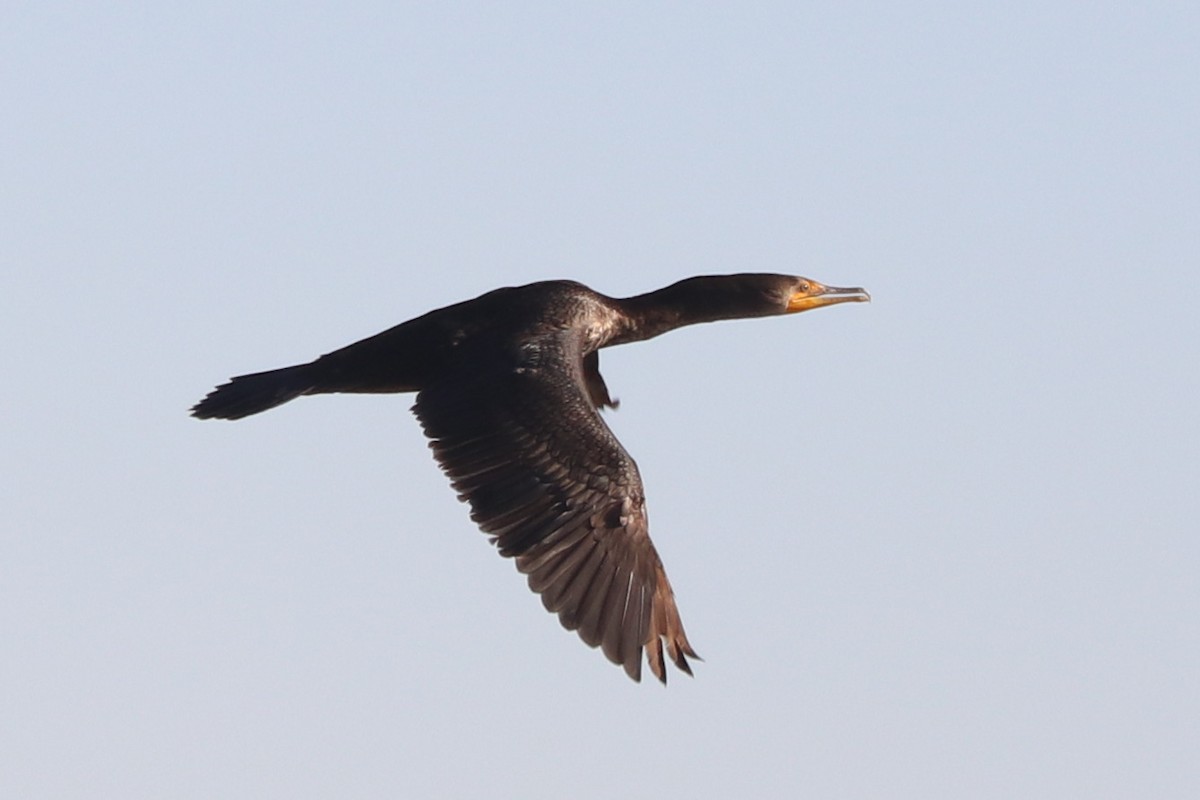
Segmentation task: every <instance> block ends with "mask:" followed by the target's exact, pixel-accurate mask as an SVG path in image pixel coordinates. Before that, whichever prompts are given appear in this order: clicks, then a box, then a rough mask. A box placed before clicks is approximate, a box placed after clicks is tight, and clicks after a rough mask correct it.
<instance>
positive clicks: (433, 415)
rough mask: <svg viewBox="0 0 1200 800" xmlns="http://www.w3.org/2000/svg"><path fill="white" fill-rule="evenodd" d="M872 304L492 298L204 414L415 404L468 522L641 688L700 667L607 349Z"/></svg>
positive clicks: (715, 289) (783, 294) (232, 387)
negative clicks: (704, 326) (658, 542)
mask: <svg viewBox="0 0 1200 800" xmlns="http://www.w3.org/2000/svg"><path fill="white" fill-rule="evenodd" d="M866 299H869V298H868V296H867V294H866V292H864V291H863V290H861V289H831V288H828V287H824V286H821V285H820V284H818V283H816V282H814V281H809V280H807V279H804V278H797V277H792V276H780V275H728V276H709V277H701V278H690V279H687V280H684V281H680V282H678V283H676V284H672V285H671V286H668V287H666V288H665V289H661V290H659V291H657V292H651V293H649V294H645V295H639V296H637V297H632V298H625V299H617V298H611V297H606V296H604V295H602V294H599V293H597V292H594V291H592V290H591V289H589V288H587V287H586V286H583V285H582V284H579V283H575V282H573V281H544V282H541V283H533V284H528V285H526V286H519V287H510V288H504V289H497V290H495V291H492V292H488V293H487V294H484V295H481V296H480V297H477V298H475V299H474V300H468V301H465V302H462V303H457V304H454V305H451V306H447V307H445V308H441V309H437V310H435V311H431V312H429V313H427V314H424V315H422V316H419V317H416V318H414V319H411V320H409V321H408V322H404V323H402V324H400V325H397V326H396V327H394V328H390V329H388V330H386V331H384V332H382V333H380V334H377V335H375V336H372V337H370V338H367V339H363V340H362V341H360V342H356V343H355V344H352V345H349V346H347V347H344V348H342V349H340V350H335V351H333V352H331V353H328V354H327V355H324V356H321V357H320V358H318V359H316V360H315V361H312V362H309V363H307V364H300V365H297V366H293V367H285V368H283V369H278V370H272V371H269V372H260V373H254V374H250V375H243V376H239V377H237V378H234V379H232V380H231V381H230V382H229V383H227V384H224V385H223V386H220V387H218V388H217V389H216V390H214V391H213V392H212V393H211V394H209V395H208V397H206V398H205V399H204V400H202V401H201V402H200V403H198V404H197V405H196V406H195V407H194V408H193V409H192V413H193V415H194V416H197V417H200V418H210V417H216V418H224V419H238V418H241V417H244V416H248V415H250V414H255V413H258V412H260V411H265V410H266V409H268V408H272V407H274V406H276V405H279V404H280V403H284V402H286V401H288V400H291V399H293V398H295V397H298V396H300V395H305V394H323V393H329V392H362V393H378V392H416V393H417V400H416V404H415V405H414V406H413V411H414V412H415V413H416V415H417V418H418V419H419V420H420V422H421V425H422V427H423V429H424V431H425V434H426V435H427V436H428V437H429V438H430V440H431V443H430V446H431V447H432V448H433V451H434V454H435V456H436V457H437V460H438V462H439V463H440V464H441V466H442V469H443V470H444V471H445V472H446V473H447V475H448V476H449V477H450V479H451V482H452V484H453V485H454V487H455V489H457V490H458V493H459V496H460V498H461V499H463V500H465V501H468V502H469V503H470V505H471V517H472V519H473V520H475V522H476V523H478V524H479V526H480V528H482V529H483V531H484V532H486V533H488V534H489V535H490V536H491V537H492V539H493V541H494V542H495V544H496V545H497V546H498V548H499V549H500V553H501V555H504V556H508V557H512V558H514V559H515V560H516V563H517V567H518V569H519V570H520V571H521V572H523V573H525V574H526V575H528V579H529V585H530V587H531V588H532V589H533V590H534V591H535V592H538V593H539V594H540V595H541V596H542V601H543V603H544V604H545V606H546V608H547V609H548V610H550V611H552V612H555V613H557V614H558V616H559V619H560V621H561V622H562V624H563V625H564V626H565V627H566V628H568V629H570V630H577V631H578V632H579V635H580V637H581V638H582V639H583V640H584V641H585V642H587V643H588V644H589V645H591V646H593V647H595V646H600V647H601V648H602V649H603V651H604V654H605V655H606V656H607V657H608V658H609V659H610V660H611V661H613V662H614V663H617V664H621V665H622V666H623V667H624V668H625V671H626V673H627V674H628V675H629V676H630V677H631V678H633V679H635V680H638V679H640V675H641V661H642V651H643V649H645V650H646V654H647V659H648V661H649V664H650V668H651V670H652V671H653V673H654V674H655V676H656V677H658V678H659V679H660V680H663V681H664V682H665V680H666V672H665V669H664V659H663V655H664V653H663V646H664V644H665V646H666V655H667V656H668V657H669V658H670V659H671V661H673V662H674V663H675V665H676V666H677V667H679V669H681V670H683V671H685V672H688V673H690V672H691V669H690V667H689V665H688V662H687V658H688V657H696V654H695V652H694V651H693V649H692V647H691V645H690V644H689V643H688V640H687V636H686V634H685V633H684V630H683V624H682V622H681V621H680V618H679V612H678V610H677V609H676V606H675V600H674V595H673V593H672V590H671V586H670V583H669V582H668V581H667V576H666V573H665V572H664V570H663V566H662V562H661V560H660V559H659V557H658V554H657V552H656V551H655V549H654V546H653V544H651V542H650V538H649V531H648V525H647V520H646V511H645V496H644V493H643V488H642V481H641V477H640V476H639V474H638V470H637V465H636V464H635V463H634V461H633V459H632V458H631V457H630V456H629V454H628V453H627V452H626V451H625V448H624V447H622V446H621V444H620V442H619V441H617V438H616V437H615V436H614V435H613V434H612V432H611V431H610V430H609V428H608V425H607V424H605V422H604V420H603V419H602V418H601V417H600V415H599V413H597V412H598V409H600V408H603V407H605V406H610V407H611V406H615V403H614V402H613V400H612V399H611V396H610V394H609V391H608V388H607V386H606V385H605V383H604V379H603V378H602V377H601V375H600V369H599V350H600V349H601V348H603V347H607V346H612V345H616V344H624V343H627V342H634V341H639V340H643V339H648V338H651V337H653V336H657V335H659V334H661V333H664V332H666V331H668V330H672V329H674V328H677V327H681V326H683V325H688V324H694V323H698V322H708V321H713V320H718V319H734V318H740V317H752V316H767V315H771V314H783V313H789V312H796V311H803V310H807V309H808V308H815V307H819V306H821V305H829V304H832V303H837V302H845V301H851V300H866Z"/></svg>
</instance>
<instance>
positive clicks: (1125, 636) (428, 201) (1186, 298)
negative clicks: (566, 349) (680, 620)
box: [0, 2, 1200, 800]
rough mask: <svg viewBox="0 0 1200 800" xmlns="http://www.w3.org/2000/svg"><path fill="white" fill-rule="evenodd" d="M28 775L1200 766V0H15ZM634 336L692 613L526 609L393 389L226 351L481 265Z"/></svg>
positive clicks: (478, 286)
mask: <svg viewBox="0 0 1200 800" xmlns="http://www.w3.org/2000/svg"><path fill="white" fill-rule="evenodd" d="M0 91H2V97H3V117H2V119H3V122H2V123H0V332H2V334H3V340H4V346H3V348H0V375H2V376H3V387H4V391H3V397H2V399H0V410H2V422H0V466H2V470H3V481H2V482H0V526H2V527H0V647H2V648H3V650H2V658H0V795H2V796H4V797H11V798H83V797H104V798H218V797H219V798H266V797H279V798H284V797H286V798H328V797H462V798H471V797H484V796H488V797H514V798H515V797H521V798H563V797H572V798H610V797H629V798H649V797H752V798H759V797H761V798H774V797H780V798H782V797H798V796H799V797H823V798H834V797H836V798H921V799H922V800H927V799H928V798H964V797H970V798H1013V797H1021V798H1063V797H1088V798H1110V797H1111V798H1119V797H1129V798H1134V797H1136V798H1146V797H1154V798H1185V797H1186V798H1193V797H1196V796H1200V757H1198V755H1197V754H1198V753H1200V677H1198V676H1200V588H1198V587H1200V580H1198V576H1200V543H1198V533H1197V532H1198V527H1200V526H1198V525H1197V518H1198V517H1200V500H1198V495H1200V480H1198V479H1200V412H1198V410H1197V407H1198V405H1200V402H1198V400H1200V363H1198V358H1197V355H1198V349H1200V347H1198V343H1200V322H1198V317H1200V315H1198V314H1197V302H1198V301H1200V258H1198V254H1200V6H1197V4H1196V3H1194V2H1178V3H1166V2H1151V3H1138V4H1131V3H1082V2H1079V3H1066V2H1049V3H1047V2H1010V3H1004V4H962V3H937V2H916V3H858V2H839V3H750V4H747V3H738V4H732V3H730V4H696V3H670V4H646V3H605V4H583V5H580V4H560V3H519V4H516V5H515V6H512V5H511V4H509V5H505V4H499V3H474V4H471V3H466V4H462V3H439V4H432V3H431V4H420V5H414V4H405V3H377V4H364V3H348V4H347V3H343V4H328V5H325V4H316V3H296V4H274V3H273V4H260V3H249V4H248V3H236V4H233V3H230V4H214V3H207V4H199V5H188V6H187V7H186V8H185V7H184V6H183V5H181V4H158V5H154V4H137V5H132V4H124V3H105V4H94V3H81V4H71V3H8V4H6V5H5V7H4V10H3V11H2V12H0ZM738 271H774V272H788V273H792V272H795V273H800V274H805V275H809V276H810V277H813V278H816V279H818V280H822V281H825V282H827V283H831V284H835V285H851V286H859V285H861V286H865V287H867V288H868V289H870V291H871V292H872V294H873V296H874V302H873V303H872V304H870V305H854V306H841V307H837V308H833V309H826V310H821V311H817V312H813V313H811V314H805V315H802V316H799V317H788V318H780V319H770V320H752V321H744V322H734V323H721V324H718V325H710V326H704V327H697V328H692V329H688V330H685V331H680V332H677V333H673V334H671V335H669V336H667V337H664V338H662V339H658V340H655V341H653V342H649V343H645V344H641V345H638V346H636V347H628V348H618V349H615V350H609V351H606V352H605V354H604V356H603V359H602V360H603V366H604V370H605V374H606V376H607V379H608V383H609V386H610V387H611V388H612V389H613V392H614V394H616V395H617V396H619V397H620V398H621V399H622V400H623V403H622V406H621V409H620V410H619V411H618V412H616V413H615V414H612V415H610V417H609V421H610V424H611V425H612V426H613V428H614V429H615V430H616V432H617V433H618V435H619V436H620V437H621V439H622V441H623V442H624V443H625V445H626V446H627V448H628V449H629V450H630V451H631V452H632V454H633V455H634V457H635V458H637V460H638V462H639V464H640V466H641V469H642V473H643V476H644V478H645V481H646V484H647V490H648V495H649V510H650V516H651V531H652V533H653V535H654V538H655V541H656V543H657V545H658V547H659V550H660V552H661V553H662V556H663V558H664V560H665V562H666V565H667V568H668V571H669V574H670V575H671V578H672V581H673V583H674V585H675V589H676V594H677V597H678V599H679V603H680V608H681V610H682V613H683V617H684V621H685V623H686V625H687V629H688V632H689V634H690V636H691V639H692V641H693V643H694V644H695V646H696V648H697V649H698V650H699V652H700V653H701V655H703V656H704V657H705V659H706V660H705V661H704V662H703V663H701V664H698V665H697V669H696V677H695V678H694V679H688V678H687V677H686V676H683V675H680V674H678V673H674V674H672V676H671V677H672V680H671V683H670V685H669V686H668V687H667V688H665V689H664V688H663V687H661V686H659V685H657V684H656V683H655V682H653V681H650V682H644V683H643V684H641V685H636V684H634V683H632V682H630V681H629V680H628V679H627V678H626V677H625V676H624V674H623V673H622V672H621V671H620V669H618V668H616V667H613V666H611V665H610V664H609V663H608V662H607V661H605V659H604V658H603V657H602V656H601V655H600V654H599V653H598V652H596V651H592V650H589V649H588V648H586V647H585V646H583V645H582V644H581V643H580V642H579V640H578V639H577V638H576V637H575V636H574V635H573V634H568V633H565V632H564V631H562V630H561V628H560V627H559V625H558V622H557V621H556V620H555V619H554V618H553V617H551V616H550V615H548V614H546V613H545V612H544V611H542V609H541V603H540V602H539V600H538V599H537V598H536V597H535V596H534V595H532V594H531V593H530V592H529V591H528V590H527V589H526V588H525V584H524V579H523V578H522V577H521V576H519V575H518V574H517V573H516V571H515V569H514V568H513V566H512V565H511V564H510V563H506V562H504V561H503V560H501V559H500V558H498V557H497V556H496V554H495V552H494V551H493V548H491V547H490V546H489V545H488V543H487V540H486V539H485V537H484V536H483V535H481V534H480V533H479V532H478V531H477V530H476V529H475V528H474V527H473V526H472V524H471V523H470V521H469V519H468V517H467V509H466V508H465V507H464V506H462V505H461V504H460V503H458V502H457V501H456V499H455V497H454V494H453V492H452V491H451V490H450V488H449V487H448V485H447V483H446V481H445V479H444V478H443V476H442V475H441V474H440V472H439V471H438V469H437V468H436V466H435V465H434V463H433V461H432V458H431V457H430V454H429V452H428V450H427V449H426V446H425V443H424V441H423V440H422V437H421V435H420V432H419V429H418V426H417V424H416V422H415V421H414V420H413V419H412V418H411V417H410V415H409V414H408V411H407V409H408V407H409V405H411V401H412V398H411V397H352V396H335V397H321V398H304V399H301V400H299V401H297V402H295V403H292V404H290V405H288V406H285V407H283V408H280V409H278V410H276V411H273V412H271V413H269V414H266V415H263V416H261V417H254V418H251V419H247V420H243V421H241V422H238V423H221V422H199V421H196V420H193V419H190V418H189V417H188V416H187V409H188V408H189V406H191V405H192V404H193V403H194V402H196V401H197V400H198V399H199V398H200V397H202V396H203V395H204V394H205V393H206V392H208V391H209V390H210V389H211V387H212V386H213V385H215V384H216V383H219V382H222V381H224V380H225V379H226V378H227V377H229V376H230V375H234V374H240V373H243V372H248V371H255V370H259V369H266V368H270V367H275V366H282V365H285V364H289V363H294V362H297V361H305V360H308V359H310V358H312V357H314V356H316V355H318V354H320V353H322V352H325V351H328V350H330V349H333V348H335V347H338V346H341V345H343V344H346V343H349V342H351V341H354V340H356V339H358V338H361V337H363V336H366V335H369V334H372V333H375V332H377V331H379V330H382V329H384V328H386V327H389V326H390V325H393V324H395V323H397V322H400V321H402V320H404V319H407V318H409V317H412V316H415V315H417V314H419V313H422V312H424V311H426V310H428V309H431V308H434V307H437V306H441V305H445V304H448V303H451V302H454V301H458V300H461V299H465V298H468V297H473V296H475V295H477V294H480V293H482V292H484V291H486V290H489V289H491V288H494V287H497V286H502V285H512V284H519V283H525V282H528V281H532V280H538V279H543V278H551V277H571V278H575V279H578V280H580V281H583V282H585V283H587V284H589V285H591V286H592V287H594V288H596V289H597V290H599V291H602V292H605V293H608V294H612V295H628V294H634V293H639V292H643V291H647V290H650V289H654V288H658V287H660V286H662V285H665V284H667V283H671V282H673V281H675V280H677V279H679V278H682V277H685V276H688V275H693V274H704V273H721V272H738Z"/></svg>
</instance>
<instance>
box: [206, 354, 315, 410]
mask: <svg viewBox="0 0 1200 800" xmlns="http://www.w3.org/2000/svg"><path fill="white" fill-rule="evenodd" d="M311 367H312V365H311V364H298V365H296V366H294V367H284V368H283V369H273V370H270V371H268V372H254V373H251V374H249V375H238V376H237V377H236V378H232V379H231V380H230V381H229V383H223V384H221V385H220V386H218V387H217V388H216V389H213V390H212V391H211V392H209V394H208V396H207V397H205V398H204V399H203V400H201V401H200V402H199V403H197V404H196V405H194V406H192V416H193V417H198V418H199V419H241V418H242V417H248V416H250V415H251V414H257V413H258V412H260V411H266V410H267V409H268V408H274V407H275V406H278V405H282V404H283V403H286V402H287V401H288V400H294V399H295V398H297V397H299V396H300V395H302V394H305V393H307V392H309V391H311V390H312V389H313V388H314V383H313V379H312V375H311Z"/></svg>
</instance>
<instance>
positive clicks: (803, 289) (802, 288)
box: [796, 281, 812, 294]
mask: <svg viewBox="0 0 1200 800" xmlns="http://www.w3.org/2000/svg"><path fill="white" fill-rule="evenodd" d="M811 288H812V287H811V286H810V285H809V283H808V281H800V285H799V286H797V287H796V291H797V292H799V293H800V294H808V290H809V289H811Z"/></svg>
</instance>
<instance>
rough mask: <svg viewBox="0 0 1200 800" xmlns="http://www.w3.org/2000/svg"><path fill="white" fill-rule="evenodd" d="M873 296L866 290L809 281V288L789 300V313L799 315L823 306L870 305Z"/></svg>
mask: <svg viewBox="0 0 1200 800" xmlns="http://www.w3.org/2000/svg"><path fill="white" fill-rule="evenodd" d="M869 302H871V295H869V294H867V290H866V289H859V288H854V289H842V288H840V287H837V286H826V285H825V284H823V283H817V282H816V281H808V286H807V288H805V289H804V290H802V291H798V292H796V293H794V294H793V295H792V296H791V297H789V298H788V304H787V313H789V314H797V313H799V312H801V311H808V310H809V309H813V308H821V307H822V306H832V305H837V304H838V303H869Z"/></svg>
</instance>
